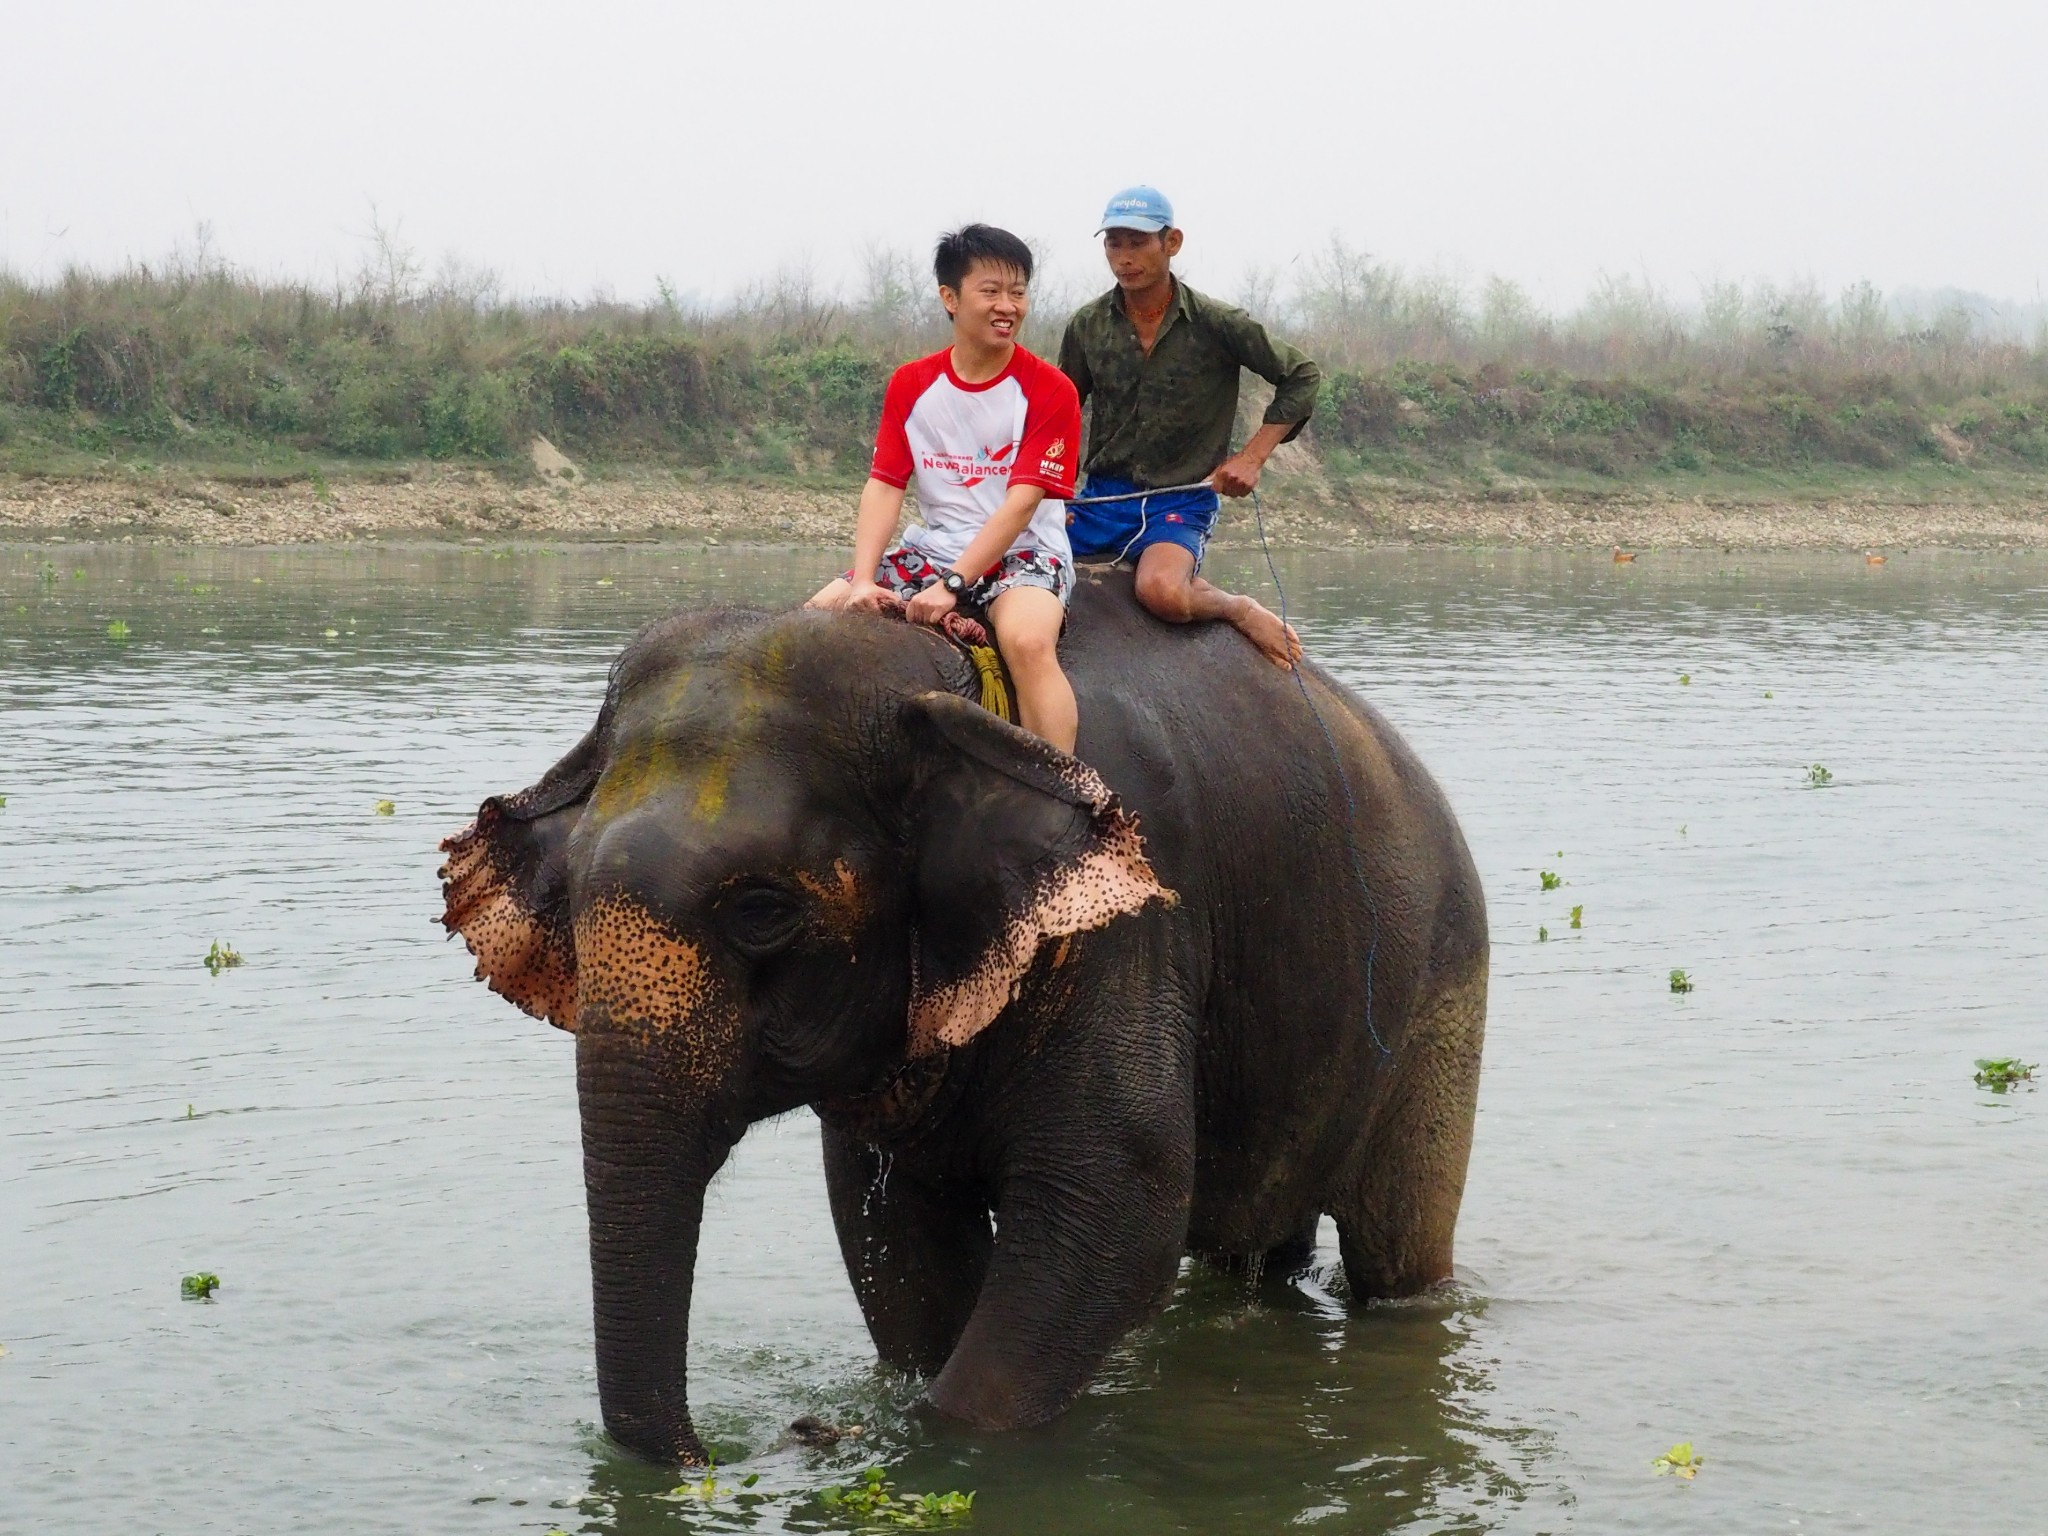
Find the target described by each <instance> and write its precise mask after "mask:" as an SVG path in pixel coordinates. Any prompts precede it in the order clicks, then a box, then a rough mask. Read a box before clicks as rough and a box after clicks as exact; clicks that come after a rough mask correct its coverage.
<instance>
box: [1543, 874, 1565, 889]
mask: <svg viewBox="0 0 2048 1536" xmlns="http://www.w3.org/2000/svg"><path fill="white" fill-rule="evenodd" d="M1538 874H1539V875H1540V876H1541V877H1542V880H1543V889H1545V890H1546V891H1554V890H1556V889H1557V888H1558V887H1559V886H1560V885H1563V884H1564V877H1563V876H1562V875H1560V874H1558V873H1557V871H1556V870H1554V869H1545V870H1539V871H1538Z"/></svg>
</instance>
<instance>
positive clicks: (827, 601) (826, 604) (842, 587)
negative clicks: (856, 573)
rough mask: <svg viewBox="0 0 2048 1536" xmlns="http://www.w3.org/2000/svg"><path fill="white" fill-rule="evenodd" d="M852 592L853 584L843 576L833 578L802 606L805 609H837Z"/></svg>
mask: <svg viewBox="0 0 2048 1536" xmlns="http://www.w3.org/2000/svg"><path fill="white" fill-rule="evenodd" d="M852 590H853V584H852V583H851V582H849V581H848V580H847V579H846V578H845V577H844V576H834V577H833V578H832V579H831V580H830V581H828V582H826V583H825V585H824V586H822V587H820V588H818V590H817V592H816V593H815V594H813V595H812V597H811V600H810V601H809V602H807V603H805V604H804V606H805V607H806V608H837V607H838V606H839V605H840V604H841V603H843V602H845V601H846V594H847V593H849V592H851V591H852Z"/></svg>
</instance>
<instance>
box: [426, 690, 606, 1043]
mask: <svg viewBox="0 0 2048 1536" xmlns="http://www.w3.org/2000/svg"><path fill="white" fill-rule="evenodd" d="M608 715H609V710H607V711H606V712H605V714H601V715H600V716H599V718H598V722H597V724H596V725H594V726H592V727H591V729H590V733H589V734H588V735H587V736H585V737H584V738H583V740H582V741H581V742H579V743H577V745H576V748H575V750H574V751H572V752H571V753H570V754H569V755H568V756H567V757H565V758H563V759H562V760H561V761H560V762H559V763H557V764H555V766H554V767H552V768H550V769H549V770H548V771H547V772H546V773H545V774H544V775H542V777H541V779H540V782H538V783H537V784H534V785H533V786H532V787H531V788H528V789H522V790H521V791H519V793H518V794H516V795H493V796H492V797H491V798H490V799H488V800H486V801H485V802H484V803H483V804H482V805H481V806H480V807H479V808H478V809H477V813H476V820H475V821H473V822H471V823H470V824H469V825H468V826H466V827H464V828H463V829H462V830H461V831H460V832H457V833H456V834H455V835H454V836H453V837H449V838H444V839H443V840H442V842H441V851H442V852H443V853H445V854H447V855H448V861H447V862H446V863H445V864H443V865H442V866H441V871H440V873H441V895H442V899H443V902H444V903H445V905H444V909H443V911H442V913H441V926H442V927H444V928H446V929H447V930H448V931H449V932H450V933H459V934H461V935H462V938H463V941H464V942H465V943H466V944H468V946H469V952H470V953H471V954H472V955H475V956H476V975H477V980H479V981H482V982H485V983H486V984H488V985H489V987H490V989H491V990H492V991H493V992H496V993H497V994H499V995H500V996H501V997H505V998H509V999H510V1000H511V1001H513V1002H515V1003H517V1004H518V1005H519V1006H520V1007H521V1008H523V1009H525V1010H526V1011H527V1012H528V1013H530V1014H532V1015H534V1016H535V1017H536V1018H543V1019H546V1020H547V1021H548V1022H549V1023H551V1024H555V1025H558V1026H560V1027H561V1028H563V1029H566V1030H571V1031H573V1030H574V1029H575V1028H576V940H575V935H574V933H573V931H572V929H571V926H570V920H569V864H568V845H569V836H570V834H571V833H572V832H574V831H575V830H576V823H577V821H578V820H580V819H581V817H582V815H583V804H584V801H585V800H587V799H588V798H589V795H590V790H591V787H592V786H593V785H594V784H595V783H596V782H597V776H598V771H599V769H600V768H601V767H602V766H603V751H602V742H603V737H604V735H605V734H606V730H607V725H608V718H607V717H608Z"/></svg>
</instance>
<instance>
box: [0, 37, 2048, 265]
mask: <svg viewBox="0 0 2048 1536" xmlns="http://www.w3.org/2000/svg"><path fill="white" fill-rule="evenodd" d="M0 36H4V37H5V38H6V41H7V49H8V54H9V59H8V63H7V67H6V69H5V72H4V73H5V80H6V83H5V86H4V88H0V264H5V265H7V266H11V267H13V268H14V269H16V270H18V271H24V270H25V271H29V272H44V273H47V272H50V271H53V270H55V269H57V268H59V267H61V266H62V265H63V264H64V263H66V262H70V261H79V262H87V263H94V264H113V263H118V262H121V261H122V260H124V259H126V258H129V257H138V258H152V257H155V256H158V255H161V254H162V253H163V252H165V251H166V250H168V249H169V248H171V247H172V246H173V245H174V244H177V243H185V244H189V243H190V241H191V236H192V231H193V228H194V226H195V224H197V223H198V222H199V221H202V220H204V221H208V222H210V224H211V225H212V229H213V233H214V239H215V245H216V248H217V250H218V251H219V252H220V253H221V254H223V255H224V256H226V257H227V258H228V259H230V260H232V261H234V262H236V263H237V264H239V265H243V266H246V267H249V268H253V269H255V270H257V271H259V272H265V273H288V274H294V275H307V276H322V277H324V276H329V275H332V274H333V273H334V272H335V271H336V270H337V269H342V270H350V271H352V270H354V269H355V268H356V267H357V266H358V265H359V264H360V263H361V261H362V259H363V256H364V250H365V240H364V236H365V234H366V232H367V230H368V229H369V227H370V224H371V206H372V204H373V203H374V204H375V205H376V206H377V207H378V208H379V209H380V210H381V214H382V217H383V218H384V220H385V221H386V222H387V223H392V224H396V225H398V226H400V227H401V228H402V232H403V236H404V238H405V240H406V241H407V242H408V243H410V244H411V245H413V246H414V247H415V248H416V249H417V250H418V252H419V253H420V254H421V256H422V257H423V258H425V259H426V260H427V262H428V263H429V264H430V265H431V264H433V263H435V262H436V261H438V260H439V259H440V258H441V257H442V256H443V255H445V254H449V253H453V254H456V255H459V256H461V257H463V258H466V259H467V260H469V261H472V262H475V263H478V264H481V265H485V266H488V267H491V268H493V269H495V270H496V271H498V272H499V273H501V274H502V275H503V277H504V279H505V281H506V283H507V285H508V287H510V288H511V289H513V290H515V291H521V292H546V293H559V294H565V295H578V296H580V295H583V294H587V293H589V292H591V291H592V290H594V289H598V288H609V289H611V290H612V291H614V292H616V293H617V294H618V295H619V296H621V297H629V298H637V297H641V296H643V295H646V294H649V293H650V292H651V291H652V289H653V287H654V280H655V277H656V275H657V274H663V275H666V276H667V277H668V278H669V279H670V280H671V281H672V282H673V283H674V284H675V285H676V286H677V287H678V288H679V289H682V290H684V291H695V292H697V293H701V294H704V295H707V296H709V295H716V294H719V293H721V292H723V291H726V290H729V289H730V288H731V287H733V286H734V285H736V284H738V283H741V282H743V281H744V280H745V279H747V278H749V277H753V276H760V275H764V274H766V273H769V272H771V271H772V270H773V269H774V268H775V267H777V266H778V265H779V264H784V263H788V262H791V261H792V260H801V259H803V258H804V257H805V256H806V255H807V256H808V258H809V260H810V261H811V262H812V264H813V265H814V266H815V268H816V269H817V270H818V272H819V273H820V274H821V276H823V277H824V278H826V279H827V280H828V281H830V280H837V279H839V278H842V277H850V276H851V275H852V274H853V273H854V272H856V271H857V269H858V264H859V252H860V250H861V249H862V247H863V245H865V244H868V243H880V244H884V245H897V246H915V247H918V248H920V249H922V248H924V247H926V246H927V245H928V243H929V241H930V239H931V237H932V236H933V234H934V233H935V232H936V231H937V230H939V229H940V228H941V227H943V226H945V225H948V224H951V223H956V222H959V221H963V220H966V219H969V218H985V219H988V220H991V221H993V222H997V223H1001V224H1004V225H1007V226H1008V227H1010V228H1013V229H1015V230H1016V231H1018V232H1019V233H1020V234H1024V235H1026V236H1028V237H1031V238H1032V239H1034V240H1035V241H1037V242H1039V243H1040V244H1041V248H1042V249H1046V250H1048V251H1049V252H1050V253H1051V257H1052V261H1053V263H1054V270H1055V271H1056V272H1057V273H1058V274H1060V275H1061V276H1063V277H1065V278H1067V279H1068V280H1069V281H1073V282H1077V283H1085V284H1086V285H1087V286H1090V287H1092V286H1093V285H1094V284H1095V281H1096V279H1097V276H1098V274H1099V272H1100V267H1099V265H1098V262H1099V258H1098V257H1097V256H1096V255H1095V254H1094V252H1093V249H1092V246H1091V241H1090V235H1091V231H1092V230H1093V228H1094V221H1095V218H1096V216H1097V214H1098V213H1099V210H1100V207H1101V204H1102V201H1103V199H1104V197H1105V196H1106V194H1108V193H1109V192H1110V191H1112V190H1114V189H1115V188H1116V187H1118V186H1120V185H1123V184H1125V183H1127V182H1130V181H1135V180H1150V181H1154V182H1156V183H1157V184H1158V185H1159V186H1161V187H1163V188H1165V189H1166V191H1167V192H1168V193H1169V194H1170V195H1171V196H1172V197H1173V198H1174V199H1175V202H1176V204H1177V206H1178V209H1179V211H1180V215H1181V222H1182V224H1183V225H1184V226H1185V227H1186V229H1187V230H1188V236H1189V244H1188V250H1187V255H1186V257H1185V259H1184V263H1183V266H1184V270H1186V271H1187V272H1188V273H1189V274H1190V276H1191V278H1193V280H1195V281H1198V282H1207V283H1209V284H1210V285H1212V286H1214V287H1216V288H1218V289H1219V290H1221V291H1224V292H1226V293H1227V292H1231V291H1234V290H1235V289H1236V287H1237V285H1238V284H1239V282H1240V281H1241V279H1242V277H1243V275H1244V273H1245V272H1246V270H1247V269H1248V268H1250V267H1253V266H1256V265H1264V266H1268V267H1271V268H1274V269H1276V270H1277V272H1278V275H1279V276H1280V279H1281V281H1282V283H1283V284H1284V282H1285V280H1286V271H1287V268H1288V265H1289V263H1290V262H1293V261H1295V260H1297V259H1298V258H1300V257H1301V256H1302V255H1303V254H1304V253H1307V252H1312V251H1313V250H1315V249H1316V248H1318V247H1319V246H1321V245H1323V244H1324V243H1325V242H1327V240H1328V239H1329V237H1330V236H1331V235H1332V234H1333V233H1335V234H1339V235H1341V236H1343V237H1344V238H1346V239H1347V240H1349V241H1351V242H1353V243H1354V244H1357V245H1360V246H1363V247H1365V248H1366V249H1369V250H1370V251H1372V252H1374V253H1375V254H1377V255H1379V256H1382V257H1384V258H1387V259H1391V260H1393V261H1396V262H1399V263H1401V264H1403V265H1404V266H1408V267H1411V268H1421V267H1431V266H1434V267H1440V268H1444V269H1448V270H1451V271H1454V272H1458V273H1462V274H1465V275H1468V276H1473V277H1478V276H1483V275H1485V274H1486V273H1489V272H1499V273H1502V274H1504V275H1507V276H1511V277H1515V278H1518V279H1520V280H1522V281H1523V282H1525V283H1527V284H1529V285H1530V286H1531V287H1532V288H1533V289H1534V290H1535V291H1536V292H1537V293H1538V294H1539V295H1540V296H1541V297H1543V298H1544V299H1546V300H1547V301H1550V302H1553V303H1568V302H1570V301H1573V300H1575V299H1576V298H1577V297H1578V296H1579V294H1580V293H1581V292H1582V291H1583V290H1584V289H1585V287H1586V286H1587V285H1588V284H1589V283H1590V282H1591V281H1592V280H1593V279H1594V278H1595V277H1596V276H1597V275H1598V274H1600V273H1602V272H1617V273H1618V272H1626V273H1630V274H1633V275H1637V276H1642V275H1647V276H1649V277H1650V278H1652V279H1653V280H1655V281H1657V282H1659V283H1660V284H1662V285H1664V286H1666V287H1667V288H1668V289H1669V290H1670V291H1671V292H1672V293H1673V294H1674V295H1676V296H1678V297H1680V298H1689V297H1691V296H1692V295H1693V294H1694V293H1695V292H1696V289H1697V285H1698V283H1699V282H1700V281H1701V280H1704V279H1707V278H1712V277H1716V276H1722V277H1739V278H1751V277H1768V278H1772V279H1778V280H1783V279H1788V278H1795V277H1800V276H1810V277H1813V278H1815V279H1817V280H1819V281H1820V282H1821V283H1823V284H1824V285H1825V286H1827V287H1829V288H1834V287H1837V286H1839V285H1840V284H1842V283H1844V282H1847V281H1849V280H1852V279H1855V278H1860V277H1868V278H1870V279H1872V280H1874V281H1875V282H1877V283H1878V284H1879V285H1880V286H1881V287H1884V288H1886V289H1898V288H1901V287H1934V286H1942V285H1955V286H1958V287H1963V288H1970V289H1977V290H1981V291H1984V292H1987V293H1990V294H1992V295H1995V296H1999V297H2003V298H2010V299H2013V300H2018V301H2022V302H2029V303H2031V302H2035V301H2037V300H2038V299H2039V298H2040V297H2041V296H2042V291H2043V289H2044V287H2048V192H2044V181H2048V174H2044V173H2048V87H2044V74H2048V7H2044V6H2042V5H2040V4H2038V3H2033V4H2028V3H2018V0H2015V3H2008V4H2002V5H1992V4H1980V3H1971V0H1945V3H1942V4H1938V5H1937V4H1932V3H1929V4H1921V5H1900V4H1889V3H1883V0H1876V3H1873V0H1835V3H1829V4H1811V3H1809V4H1801V3H1797V0H1791V3H1786V0H1779V3H1772V4H1752V3H1742V0H1737V3H1719V4H1713V5H1694V4H1675V3H1663V4H1659V3H1655V0H1630V3H1626V4H1611V3H1604V0H1601V3H1596V0H1570V3H1549V4H1545V3H1540V0H1536V3H1524V4H1519V5H1509V4H1500V5H1494V4H1470V3H1463V4H1460V3H1443V0H1433V3H1432V0H1423V3H1417V0H1403V3H1401V4H1381V3H1360V0H1335V3H1330V0H1289V3H1284V4H1276V3H1263V4H1246V3H1240V4H1233V5H1214V4H1206V3H1181V4H1154V5H1147V6H1142V7H1141V6H1136V5H1126V4H1118V3H1115V0H1108V3H1105V0H1089V3H1073V0H1048V3H1041V4H1037V5H1007V6H979V5H975V4H972V3H968V0H950V3H946V4H926V3H922V0H868V3H864V4H848V3H844V0H836V3H820V0H735V3H731V4H724V5H715V6H714V5H702V4H655V3H635V0H586V3H582V4H577V5H563V6H543V5H531V4H521V3H516V0H515V3H505V0H499V3H495V4H490V5H481V4H445V3H434V0H406V3H402V4H400V3H389V0H354V3H351V4H348V5H337V4H328V3H318V0H314V3H304V0H302V3H298V4H291V3H286V0H268V3H264V4H230V3H224V0H177V3H175V4H165V3H163V0H151V3H146V4H145V3H120V0H67V3H65V4H47V3H32V0H8V3H7V4H6V15H5V17H4V30H0Z"/></svg>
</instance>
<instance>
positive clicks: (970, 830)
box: [904, 693, 1175, 1057]
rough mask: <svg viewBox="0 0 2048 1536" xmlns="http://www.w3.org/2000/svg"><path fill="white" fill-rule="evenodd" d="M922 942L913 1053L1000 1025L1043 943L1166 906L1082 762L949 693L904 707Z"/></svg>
mask: <svg viewBox="0 0 2048 1536" xmlns="http://www.w3.org/2000/svg"><path fill="white" fill-rule="evenodd" d="M904 726H905V730H906V732H907V733H908V734H909V736H910V737H911V739H912V742H913V750H914V753H915V760H916V761H917V764H918V771H917V772H916V774H915V776H914V778H913V788H912V791H911V793H912V796H913V800H912V803H911V805H910V807H909V813H910V825H911V829H912V830H911V841H912V844H913V847H914V850H915V860H916V879H915V893H916V906H917V915H916V921H917V938H916V946H915V949H914V952H913V953H914V960H913V964H914V966H915V970H914V974H913V975H912V978H911V995H910V1054H911V1056H913V1057H917V1056H925V1055H930V1054H932V1053H933V1052H936V1051H939V1050H941V1049H943V1048H945V1047H947V1046H961V1045H965V1044H966V1043H967V1042H968V1041H970V1040H972V1039H973V1038H974V1037H975V1036H976V1035H978V1034H980V1033H981V1031H982V1030H984V1029H986V1028H988V1026H989V1025H990V1024H992V1023H994V1022H995V1019H996V1016H997V1015H998V1014H1000V1013H1001V1012H1002V1011H1003V1009H1004V1008H1005V1007H1006V1006H1007V1005H1008V1004H1009V1002H1010V1000H1011V999H1012V998H1014V997H1015V996H1016V995H1017V989H1018V986H1019V985H1020V984H1021V983H1022V981H1023V979H1024V974H1025V972H1026V971H1028V970H1029V969H1030V968H1031V963H1032V961H1033V959H1034V958H1035V957H1036V956H1037V954H1038V951H1039V949H1040V948H1041V947H1042V946H1043V945H1045V944H1046V943H1047V942H1048V941H1050V940H1053V939H1059V938H1064V937H1066V936H1067V935H1069V934H1075V933H1082V932H1085V931H1087V930H1089V929H1093V928H1100V927H1102V926H1104V925H1105V924H1107V923H1109V922H1110V921H1112V920H1113V919H1115V918H1117V917H1120V916H1122V915H1123V914H1124V913H1127V912H1136V911H1137V910H1139V909H1140V908H1141V907H1143V906H1144V905H1145V904H1146V903H1147V902H1149V901H1154V900H1158V901H1165V902H1172V901H1173V900H1175V897H1174V895H1173V893H1172V892H1171V891H1169V890H1167V889H1166V888H1165V887H1164V886H1162V885H1161V884H1160V883H1159V881H1158V879H1157V878H1156V877H1155V876H1154V875H1153V873H1152V866H1151V865H1150V864H1149V863H1147V862H1146V859H1145V852H1144V844H1143V841H1142V839H1140V837H1139V836H1138V824H1137V823H1136V822H1135V821H1134V820H1132V819H1131V817H1129V816H1127V815H1126V814H1124V812H1123V810H1122V809H1121V807H1119V806H1118V804H1117V800H1116V796H1115V795H1113V794H1111V793H1110V791H1109V787H1108V786H1107V785H1106V784H1104V783H1103V782H1102V779H1101V777H1100V776H1099V775H1098V774H1097V773H1096V772H1095V770H1094V769H1092V768H1090V767H1089V766H1088V765H1087V764H1086V763H1083V762H1082V761H1081V760H1080V759H1079V758H1076V757H1072V756H1069V755H1068V754H1067V753H1065V752H1062V751H1060V750H1059V749H1058V748H1056V747H1053V746H1051V745H1050V744H1049V743H1047V742H1045V741H1044V740H1042V739H1040V738H1039V737H1037V736H1034V735H1032V734H1031V733H1030V732H1029V731H1022V730H1019V729H1018V728H1017V727H1015V726H1013V725H1010V724H1008V723H1007V722H1005V721H1003V720H1001V719H999V718H997V717H996V716H994V715H992V714H990V713H988V711H986V710H984V709H982V708H981V707H980V706H979V705H975V704H970V703H968V702H967V701H966V700H965V699H961V698H956V697H955V696H953V695H952V694H947V693H927V694H922V695H920V696H919V697H917V698H915V699H912V700H910V701H909V702H908V703H907V704H906V705H905V706H904Z"/></svg>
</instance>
